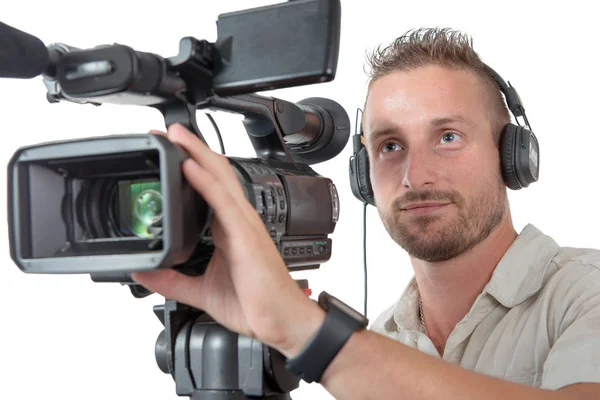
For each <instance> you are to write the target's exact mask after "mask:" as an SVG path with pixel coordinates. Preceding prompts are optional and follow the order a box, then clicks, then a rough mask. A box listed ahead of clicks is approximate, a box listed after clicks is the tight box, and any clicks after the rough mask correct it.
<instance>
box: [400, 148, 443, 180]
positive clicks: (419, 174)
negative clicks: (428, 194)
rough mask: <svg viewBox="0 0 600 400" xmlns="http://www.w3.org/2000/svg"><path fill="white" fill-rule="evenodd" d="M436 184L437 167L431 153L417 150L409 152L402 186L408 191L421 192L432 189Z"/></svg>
mask: <svg viewBox="0 0 600 400" xmlns="http://www.w3.org/2000/svg"><path fill="white" fill-rule="evenodd" d="M435 182H436V166H435V160H434V157H433V155H432V154H431V151H430V150H429V149H415V148H413V149H411V150H408V154H407V157H406V163H405V164H404V176H403V177H402V186H404V187H405V188H407V189H412V190H419V189H422V188H428V187H431V186H433V185H434V184H435Z"/></svg>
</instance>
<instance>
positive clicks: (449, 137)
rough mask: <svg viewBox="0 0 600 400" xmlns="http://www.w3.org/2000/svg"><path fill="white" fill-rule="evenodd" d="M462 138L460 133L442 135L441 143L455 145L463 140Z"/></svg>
mask: <svg viewBox="0 0 600 400" xmlns="http://www.w3.org/2000/svg"><path fill="white" fill-rule="evenodd" d="M461 139H462V138H461V136H460V135H459V134H458V133H454V132H446V133H444V134H443V135H442V137H441V139H440V142H441V143H454V142H458V141H459V140H461Z"/></svg>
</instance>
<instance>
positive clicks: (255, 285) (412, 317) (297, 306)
mask: <svg viewBox="0 0 600 400" xmlns="http://www.w3.org/2000/svg"><path fill="white" fill-rule="evenodd" d="M371 64H372V66H373V76H372V79H371V82H370V85H369V91H368V96H367V101H366V105H365V114H364V117H363V128H364V134H365V141H366V147H367V151H368V154H369V160H370V177H371V183H372V187H373V191H374V197H375V202H376V204H377V208H378V211H379V213H380V215H381V218H382V220H383V222H384V225H385V227H386V229H387V230H388V232H389V233H390V235H391V236H392V238H393V239H394V240H395V241H396V242H397V243H398V244H399V245H400V246H402V247H403V248H404V249H406V250H407V252H408V253H409V255H410V258H411V262H412V265H413V267H414V271H415V279H414V280H413V281H412V282H411V284H410V285H409V287H408V289H407V290H406V292H405V293H404V295H403V296H402V298H401V299H400V301H399V302H398V303H397V304H396V305H394V306H393V307H392V308H391V309H390V310H388V311H387V312H385V313H384V314H382V315H381V317H380V318H378V319H377V321H375V323H374V325H373V327H372V331H367V330H360V329H359V330H357V331H355V332H354V333H352V334H351V335H350V337H349V339H348V340H347V342H345V344H344V346H343V347H342V348H341V350H340V351H339V353H337V355H336V356H335V357H334V358H333V360H331V362H330V363H328V365H327V368H326V370H325V371H324V374H323V375H322V377H321V379H320V382H321V383H322V384H323V385H324V386H325V388H326V389H327V390H328V391H329V392H330V393H332V394H333V395H334V396H335V397H336V398H339V399H348V398H353V399H354V398H356V399H367V398H377V399H387V398H394V399H395V398H408V399H481V398H492V399H494V398H498V399H507V398H509V399H557V400H559V399H565V400H567V399H592V398H596V399H597V398H600V384H599V383H598V382H600V270H599V268H598V266H599V265H600V253H599V252H597V251H592V250H578V249H567V248H560V247H559V246H558V245H557V244H556V243H555V242H554V241H553V240H552V239H551V238H549V237H548V236H545V235H544V234H542V233H541V232H540V231H538V230H537V229H536V228H535V227H533V226H531V225H529V226H527V227H526V228H525V229H524V230H523V231H522V232H521V233H520V234H517V232H516V231H515V229H514V227H513V226H512V222H511V217H510V210H509V205H508V200H507V195H506V187H505V185H504V183H503V180H502V177H501V174H500V168H499V160H500V158H499V149H498V142H499V132H501V130H502V127H503V126H504V124H506V123H507V122H508V121H509V118H508V113H507V111H506V108H505V106H504V104H503V101H502V97H501V94H500V92H499V90H498V86H497V85H496V84H495V82H494V80H493V79H492V78H491V76H490V75H489V74H486V72H485V69H484V68H483V64H482V63H481V61H480V60H479V57H478V56H477V54H476V53H475V52H474V51H473V50H472V48H471V46H470V43H469V40H468V39H467V38H466V37H465V36H464V35H461V34H459V33H457V32H452V31H449V30H439V29H434V30H420V31H416V32H412V33H409V34H407V35H405V36H403V37H401V38H399V39H398V40H397V41H395V42H394V43H393V44H392V45H391V46H390V47H388V48H386V49H384V50H383V51H378V52H376V54H375V55H374V56H373V58H372V59H371ZM167 136H168V137H169V138H170V139H171V140H172V141H173V142H176V143H179V144H181V145H182V146H183V147H184V148H185V149H187V151H188V152H189V153H190V154H191V156H192V157H191V159H189V160H187V161H186V162H185V163H184V165H183V170H184V173H185V175H186V177H187V179H188V180H189V181H190V182H191V184H192V185H193V186H194V187H195V188H196V190H198V192H199V193H200V194H201V195H202V196H203V197H204V198H205V199H206V200H207V202H208V203H209V204H210V205H211V206H212V207H213V208H214V209H215V218H214V220H213V235H214V238H215V244H216V248H217V250H216V252H215V255H214V256H213V259H212V260H211V263H210V265H209V267H208V270H207V272H206V274H205V275H204V276H201V277H187V276H183V275H181V274H178V273H177V272H174V271H172V270H165V271H157V272H151V273H137V274H135V276H134V279H136V280H137V281H138V282H139V283H140V284H142V285H144V286H146V287H148V288H149V289H151V290H154V291H156V292H158V293H160V294H162V295H164V296H166V297H169V298H172V299H176V300H178V301H180V302H183V303H187V304H190V305H193V306H195V307H197V308H200V309H203V310H206V311H207V312H208V313H209V314H210V315H211V316H212V317H213V318H215V319H216V320H217V321H218V322H220V323H221V324H222V325H224V326H226V327H228V328H229V329H231V330H233V331H236V332H239V333H241V334H244V335H248V336H251V337H255V338H257V339H258V340H260V341H262V342H263V343H265V344H267V345H269V346H271V347H274V348H276V349H277V350H279V351H280V352H282V353H283V354H284V355H285V356H286V357H288V358H289V359H293V360H295V359H298V355H299V354H303V352H304V351H306V348H310V346H311V338H313V337H314V336H315V335H316V334H317V332H321V330H320V327H321V326H323V324H324V321H325V320H326V315H327V314H326V312H325V311H324V310H323V309H322V308H320V307H319V306H318V305H317V304H316V303H315V302H313V301H311V300H309V299H308V298H307V297H306V296H305V295H304V294H303V292H302V291H300V290H299V289H298V287H297V285H296V283H295V282H294V281H293V280H292V279H291V277H290V276H289V274H288V272H287V269H286V267H285V265H284V263H283V260H282V259H281V257H280V255H279V252H278V250H277V249H276V247H275V246H274V244H273V241H272V240H271V238H270V236H269V234H268V232H266V230H265V228H264V225H263V223H262V221H261V219H260V218H259V217H258V215H257V213H256V212H255V211H254V209H253V208H252V206H251V205H250V204H249V203H248V202H247V201H246V200H245V195H244V193H243V191H242V188H241V186H240V185H239V183H238V181H237V179H236V178H235V175H234V173H233V170H232V169H231V167H230V166H229V163H228V161H227V160H226V159H225V158H224V157H222V156H219V155H218V154H216V153H214V152H212V151H210V149H208V148H207V147H206V146H204V145H203V144H202V143H201V142H200V141H199V140H198V139H197V138H195V137H194V136H193V135H191V134H190V133H189V132H187V131H185V130H184V129H183V128H182V127H181V126H173V127H171V128H170V129H169V130H168V132H167ZM256 249H262V251H260V252H256ZM373 331H375V332H373ZM386 336H388V337H386Z"/></svg>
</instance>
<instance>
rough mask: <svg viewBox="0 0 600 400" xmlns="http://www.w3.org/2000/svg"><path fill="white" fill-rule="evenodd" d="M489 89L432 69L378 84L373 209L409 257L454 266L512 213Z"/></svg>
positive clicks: (371, 127)
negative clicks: (489, 107) (488, 99)
mask: <svg viewBox="0 0 600 400" xmlns="http://www.w3.org/2000/svg"><path fill="white" fill-rule="evenodd" d="M484 99H485V89H484V86H483V84H482V83H481V82H480V81H479V78H478V77H477V76H476V75H475V74H474V73H472V72H470V71H467V70H451V69H447V68H444V67H440V66H433V65H431V66H426V67H422V68H418V69H415V70H412V71H396V72H392V73H389V74H387V75H385V76H382V77H380V78H378V79H377V80H375V81H374V82H373V84H372V86H371V89H370V91H369V95H368V99H367V104H366V107H365V120H364V127H365V128H364V129H365V136H366V145H367V150H368V153H369V161H370V166H371V167H370V168H371V170H370V173H371V183H372V186H373V192H374V195H375V202H376V204H377V208H378V211H379V214H380V216H381V218H382V220H383V223H384V225H385V227H386V229H387V231H388V232H389V234H390V235H391V237H392V238H393V239H394V240H395V241H396V242H397V243H398V244H399V245H400V246H402V247H403V248H404V249H405V250H406V251H407V252H408V253H409V254H410V255H411V256H413V257H416V258H418V259H420V260H424V261H429V262H437V261H445V260H449V259H452V258H454V257H456V256H459V255H460V254H462V253H464V252H465V251H468V250H469V249H471V248H472V247H473V246H475V245H476V244H478V243H479V242H481V241H482V240H483V239H485V238H486V237H488V235H489V234H490V233H491V231H493V229H494V228H495V227H496V226H498V224H499V223H500V222H501V220H502V218H503V216H504V215H505V212H506V210H507V209H508V199H507V197H506V188H505V186H504V183H503V181H502V178H501V174H500V170H499V152H498V149H497V147H496V145H495V143H494V136H495V135H494V134H493V133H492V125H491V123H490V120H489V115H490V111H489V110H487V109H486V104H487V102H486V101H485V100H484Z"/></svg>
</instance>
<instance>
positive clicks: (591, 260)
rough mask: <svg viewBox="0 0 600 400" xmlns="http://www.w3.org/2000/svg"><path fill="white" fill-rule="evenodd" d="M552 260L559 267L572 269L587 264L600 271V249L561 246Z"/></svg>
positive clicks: (588, 266) (590, 267)
mask: <svg viewBox="0 0 600 400" xmlns="http://www.w3.org/2000/svg"><path fill="white" fill-rule="evenodd" d="M552 262H553V263H555V264H556V266H557V267H558V268H559V269H563V268H567V269H569V270H571V269H579V268H580V267H583V266H587V268H589V269H591V270H596V271H597V272H600V249H590V248H577V247H561V248H560V249H559V250H558V253H557V254H556V255H555V256H554V258H553V259H552ZM584 269H585V268H584Z"/></svg>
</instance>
